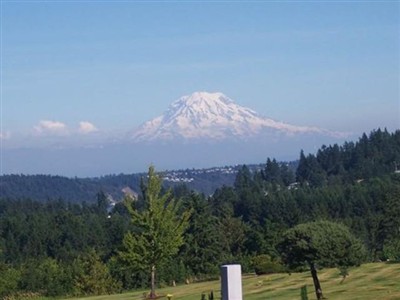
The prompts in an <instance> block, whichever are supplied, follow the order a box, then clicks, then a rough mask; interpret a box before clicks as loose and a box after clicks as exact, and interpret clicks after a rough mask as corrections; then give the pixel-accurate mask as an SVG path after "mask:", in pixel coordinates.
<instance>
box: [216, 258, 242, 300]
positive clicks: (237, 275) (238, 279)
mask: <svg viewBox="0 0 400 300" xmlns="http://www.w3.org/2000/svg"><path fill="white" fill-rule="evenodd" d="M221 294H222V300H242V299H243V296H242V268H241V266H240V265H223V266H222V267H221Z"/></svg>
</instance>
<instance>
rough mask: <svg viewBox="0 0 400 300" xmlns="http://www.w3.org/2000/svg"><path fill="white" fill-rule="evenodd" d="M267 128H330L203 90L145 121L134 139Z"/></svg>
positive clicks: (247, 133)
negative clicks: (281, 118) (271, 114)
mask: <svg viewBox="0 0 400 300" xmlns="http://www.w3.org/2000/svg"><path fill="white" fill-rule="evenodd" d="M266 132H268V133H269V134H271V133H273V134H274V135H276V134H277V133H279V134H285V135H293V134H299V133H326V132H327V131H324V130H322V129H319V128H316V127H305V126H294V125H290V124H286V123H283V122H277V121H274V120H272V119H268V118H264V117H261V116H260V115H259V114H257V113H256V112H255V111H253V110H251V109H249V108H246V107H243V106H240V105H237V104H236V103H235V102H234V101H233V100H232V99H230V98H229V97H227V96H225V95H224V94H223V93H220V92H215V93H209V92H204V91H202V92H194V93H193V94H191V95H186V96H183V97H181V98H179V99H178V100H176V101H174V102H173V103H172V104H171V105H170V106H169V107H168V109H167V111H166V112H165V113H164V114H163V115H161V116H159V117H157V118H155V119H153V120H150V121H148V122H145V123H144V124H142V125H141V126H140V127H139V128H138V129H137V130H136V131H135V133H134V134H133V139H134V140H135V141H154V140H174V139H176V138H179V139H184V140H199V139H207V140H221V139H232V138H234V139H247V138H250V137H255V136H257V135H259V134H261V133H266Z"/></svg>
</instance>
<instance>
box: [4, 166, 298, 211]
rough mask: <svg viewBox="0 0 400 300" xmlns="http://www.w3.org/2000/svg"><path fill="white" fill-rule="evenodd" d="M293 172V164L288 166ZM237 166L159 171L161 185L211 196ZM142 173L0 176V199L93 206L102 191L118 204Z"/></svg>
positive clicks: (134, 189)
mask: <svg viewBox="0 0 400 300" xmlns="http://www.w3.org/2000/svg"><path fill="white" fill-rule="evenodd" d="M290 166H291V168H292V170H295V168H296V166H297V162H292V163H290ZM248 167H249V168H250V170H252V172H253V171H257V170H260V169H261V168H262V167H263V165H256V164H255V165H249V166H248ZM239 169H240V166H225V167H214V168H208V169H186V170H171V171H164V172H162V177H163V179H164V186H165V187H166V188H168V187H174V186H179V185H186V186H187V187H188V188H189V189H190V190H193V191H196V192H199V193H204V194H205V195H211V194H212V193H213V192H214V191H215V190H216V189H217V188H219V187H221V186H223V185H226V186H232V185H233V183H234V181H235V177H236V174H237V172H238V170H239ZM144 175H145V174H143V173H136V174H112V175H107V176H102V177H97V178H67V177H62V176H50V175H15V174H14V175H2V176H0V197H2V198H7V199H10V200H12V199H15V200H16V199H22V198H25V199H31V200H37V201H48V200H58V199H62V200H64V201H67V202H77V203H80V202H83V201H85V202H88V203H94V202H95V201H96V195H97V194H98V193H100V192H104V193H105V194H107V195H108V196H110V197H111V198H112V199H114V200H116V201H118V200H120V199H122V198H123V197H124V195H125V194H126V193H127V189H128V191H132V192H134V193H140V179H141V178H142V177H143V176H144Z"/></svg>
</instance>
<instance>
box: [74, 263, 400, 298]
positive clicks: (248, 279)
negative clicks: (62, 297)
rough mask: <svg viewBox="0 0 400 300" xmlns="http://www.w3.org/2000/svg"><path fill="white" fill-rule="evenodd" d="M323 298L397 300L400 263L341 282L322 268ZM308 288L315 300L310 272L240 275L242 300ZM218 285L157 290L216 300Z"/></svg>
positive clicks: (295, 294)
mask: <svg viewBox="0 0 400 300" xmlns="http://www.w3.org/2000/svg"><path fill="white" fill-rule="evenodd" d="M319 279H320V281H321V285H322V289H323V292H324V296H325V297H327V298H328V299H329V300H346V299H349V300H357V299H360V300H361V299H363V300H375V299H379V300H395V299H400V264H399V263H369V264H364V265H362V266H361V267H358V268H350V269H349V276H348V277H347V278H346V279H345V280H344V281H343V278H342V276H341V275H340V272H339V270H338V269H324V270H321V271H320V272H319ZM304 285H307V291H308V297H309V299H310V300H311V299H315V298H316V297H315V293H314V286H313V282H312V278H311V275H310V273H309V272H304V273H292V274H291V275H289V274H272V275H263V276H256V275H245V276H243V292H244V297H243V298H244V299H245V300H261V299H263V300H265V299H274V300H275V299H276V300H291V299H293V300H299V299H300V288H301V287H302V286H304ZM220 288H221V287H220V282H219V281H210V282H201V283H194V284H189V285H180V286H177V287H168V288H163V289H159V290H158V291H157V292H158V293H159V294H160V295H167V294H172V295H173V299H182V300H200V299H201V294H202V293H206V294H208V293H209V292H211V291H214V296H215V299H219V295H220ZM145 292H148V290H143V291H135V292H131V293H125V294H119V295H106V296H97V297H87V298H70V299H69V300H73V299H74V300H78V299H85V300H106V299H109V300H128V299H129V300H132V299H138V300H139V299H143V293H145ZM165 299H166V298H165Z"/></svg>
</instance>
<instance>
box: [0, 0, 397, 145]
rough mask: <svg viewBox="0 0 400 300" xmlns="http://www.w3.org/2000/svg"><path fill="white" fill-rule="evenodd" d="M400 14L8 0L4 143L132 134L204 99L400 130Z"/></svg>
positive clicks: (348, 125) (391, 6)
mask: <svg viewBox="0 0 400 300" xmlns="http://www.w3.org/2000/svg"><path fill="white" fill-rule="evenodd" d="M399 11H400V9H399V2H398V1H386V2H385V1H376V2H374V1H368V2H367V1H348V2H347V1H323V2H314V1H305V2H301V1H288V2H275V1H271V2H269V1H263V2H261V1H249V2H242V1H239V2H229V1H219V2H214V1H208V2H200V1H182V2H178V1H150V2H149V1H34V0H31V1H2V21H1V25H2V29H1V31H2V112H1V118H2V132H1V136H0V137H1V139H2V142H3V147H7V146H10V147H11V146H13V147H16V146H18V147H30V146H32V145H40V144H42V143H46V141H47V142H48V141H49V140H51V139H52V136H56V137H57V138H64V137H66V136H72V135H76V142H77V143H79V141H80V140H82V139H83V137H84V138H85V140H87V139H96V138H100V137H101V136H107V137H108V138H110V137H114V136H115V137H116V136H122V135H124V134H125V133H126V132H127V131H129V130H132V129H134V128H135V127H136V126H138V125H140V124H141V123H142V122H144V121H146V120H148V119H150V118H153V117H155V116H157V115H159V114H161V113H162V112H163V111H164V110H165V109H166V108H167V107H168V105H169V104H170V103H171V102H172V101H174V100H175V99H177V98H179V97H180V96H183V95H186V94H190V93H192V92H194V91H210V92H214V91H220V92H223V93H225V94H226V95H227V96H229V97H230V98H232V99H234V100H235V101H236V102H237V103H238V104H240V105H243V106H246V107H250V108H252V109H254V110H256V111H257V112H259V113H260V114H262V115H264V116H267V117H270V118H273V119H276V120H281V121H285V122H288V123H291V124H294V125H310V126H317V127H323V128H327V129H330V130H336V131H346V132H354V133H356V134H359V133H361V132H369V131H370V130H372V129H375V128H377V127H387V128H388V129H389V130H394V129H397V128H399V127H400V126H399V125H400V108H399V105H400V104H399V101H400V100H399V99H400V96H399V82H400V81H399V73H400V59H399V52H400V41H399V36H400V29H399V26H400V25H399V24H400V12H399ZM46 122H47V123H46Z"/></svg>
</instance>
